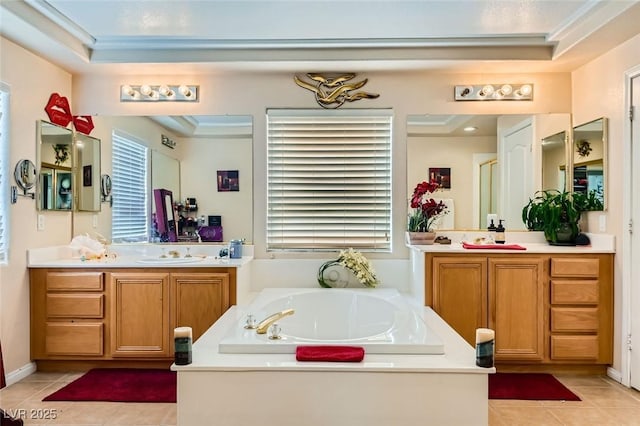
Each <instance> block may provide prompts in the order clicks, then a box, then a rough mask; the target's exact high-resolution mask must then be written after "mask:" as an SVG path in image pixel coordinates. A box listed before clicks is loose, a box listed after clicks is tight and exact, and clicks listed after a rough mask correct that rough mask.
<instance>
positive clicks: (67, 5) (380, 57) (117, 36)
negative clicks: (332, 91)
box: [0, 0, 640, 74]
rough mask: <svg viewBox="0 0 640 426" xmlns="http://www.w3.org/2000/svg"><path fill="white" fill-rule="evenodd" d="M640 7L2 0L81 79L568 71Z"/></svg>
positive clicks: (612, 38)
mask: <svg viewBox="0 0 640 426" xmlns="http://www.w3.org/2000/svg"><path fill="white" fill-rule="evenodd" d="M639 3H640V2H638V1H635V0H605V1H595V0H560V1H548V0H446V1H434V0H425V1H415V0H413V1H405V0H395V1H394V0H380V1H364V0H347V1H338V0H276V1H267V0H262V1H249V0H232V1H229V0H207V1H202V0H156V1H145V0H138V1H131V0H115V1H114V0H94V1H77V0H48V1H45V0H28V1H2V2H0V13H1V14H2V16H1V18H2V24H3V25H2V28H1V29H0V33H1V34H2V35H4V36H5V37H7V38H9V39H11V40H14V41H15V42H17V43H18V44H21V45H23V46H25V47H27V48H29V49H31V50H33V51H35V52H36V53H38V54H40V55H42V56H44V57H46V58H48V59H50V60H51V61H52V62H54V63H58V64H59V65H61V66H63V67H64V68H65V69H68V70H70V71H71V72H73V73H78V74H80V73H104V72H109V73H113V72H117V73H122V74H126V73H151V72H152V73H155V74H163V73H173V74H179V73H180V74H184V73H190V72H191V73H193V72H197V71H201V70H204V69H206V70H215V69H219V70H248V69H258V70H261V71H265V70H287V71H294V72H297V71H303V70H305V71H309V70H314V71H328V70H336V69H357V70H359V71H365V70H388V69H395V70H397V69H439V70H453V71H461V70H464V71H465V72H490V71H494V72H495V71H500V72H516V71H526V72H543V71H570V70H571V69H575V67H577V66H579V65H580V64H582V63H584V62H585V61H587V60H589V59H591V58H593V57H595V56H597V55H599V54H601V53H603V52H604V51H606V50H607V49H610V48H612V47H613V46H615V45H617V44H619V43H620V42H622V41H624V40H626V39H627V38H629V37H631V36H633V35H635V34H637V33H638V32H639V31H640V26H638V25H637V22H638V20H639V19H640V4H639Z"/></svg>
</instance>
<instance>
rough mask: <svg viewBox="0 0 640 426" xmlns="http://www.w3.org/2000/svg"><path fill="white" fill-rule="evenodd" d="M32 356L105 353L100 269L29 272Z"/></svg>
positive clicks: (70, 356) (65, 357)
mask: <svg viewBox="0 0 640 426" xmlns="http://www.w3.org/2000/svg"><path fill="white" fill-rule="evenodd" d="M31 281H32V283H34V284H32V287H31V294H30V299H31V353H32V357H33V358H34V359H38V358H54V359H56V358H57V359H67V358H74V357H81V358H101V357H104V356H105V346H104V339H105V330H106V328H107V325H106V323H107V321H108V316H107V314H106V306H105V305H106V297H105V294H106V290H105V285H104V277H103V274H102V273H100V272H77V271H65V270H60V271H48V270H40V269H37V270H32V271H31Z"/></svg>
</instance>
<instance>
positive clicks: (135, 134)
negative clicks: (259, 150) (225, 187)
mask: <svg viewBox="0 0 640 426" xmlns="http://www.w3.org/2000/svg"><path fill="white" fill-rule="evenodd" d="M93 122H94V124H95V129H94V131H93V132H92V135H94V136H95V137H97V138H99V139H101V141H102V164H103V166H104V167H103V172H106V173H109V174H110V175H111V179H112V180H113V186H114V192H113V194H112V195H113V197H114V200H116V198H117V197H118V194H117V191H116V189H117V183H116V176H115V175H114V173H113V167H112V166H110V165H111V164H112V139H113V134H114V133H116V134H123V135H127V136H128V137H130V138H131V140H132V141H135V142H137V143H140V144H142V145H144V146H146V147H148V149H149V151H148V158H149V166H148V176H147V178H148V182H149V188H148V200H147V205H148V223H149V229H152V214H153V213H154V212H155V211H156V206H155V202H154V199H153V189H168V190H170V191H171V192H172V196H173V201H174V202H175V203H176V204H177V206H178V207H179V206H180V204H182V205H186V201H187V200H188V201H189V209H190V210H189V211H188V212H187V211H182V212H180V213H179V216H177V217H176V218H175V219H176V220H178V221H180V220H181V219H182V216H184V217H185V219H186V220H189V219H195V218H196V216H197V218H198V219H201V220H202V217H203V216H204V221H205V223H206V224H209V223H211V221H212V220H213V221H216V220H217V218H218V217H219V218H220V220H221V223H222V227H223V228H224V234H223V238H224V240H226V241H228V240H230V239H245V240H246V241H248V242H250V241H253V117H252V116H250V115H215V116H214V115H210V116H162V117H159V116H153V117H151V116H96V117H93ZM163 135H164V136H166V137H168V138H169V139H171V140H172V141H174V142H175V146H174V147H173V149H172V148H171V147H168V146H165V145H163V144H162V136H163ZM225 170H234V171H235V170H237V171H238V172H239V191H227V192H221V191H218V190H217V185H216V180H217V172H218V171H225ZM192 200H195V201H197V204H196V205H197V209H193V208H192V203H191V201H192ZM141 202H144V201H143V200H141ZM106 215H113V209H109V208H104V207H103V209H102V214H101V215H100V217H99V220H98V227H97V228H94V226H93V224H92V220H91V219H92V218H91V215H83V214H76V215H74V223H73V225H74V232H76V233H81V232H89V233H91V232H96V231H97V232H99V233H100V234H101V235H103V236H105V238H106V239H107V240H110V239H111V226H112V220H111V219H110V218H109V217H106ZM185 229H186V228H181V229H179V231H180V230H181V231H183V232H182V234H181V235H178V241H184V238H183V237H184V236H185V235H184V233H185ZM186 230H187V231H189V233H190V234H191V238H193V237H194V236H193V229H191V228H188V229H186ZM195 238H196V239H197V236H196V237H195ZM203 240H204V239H203Z"/></svg>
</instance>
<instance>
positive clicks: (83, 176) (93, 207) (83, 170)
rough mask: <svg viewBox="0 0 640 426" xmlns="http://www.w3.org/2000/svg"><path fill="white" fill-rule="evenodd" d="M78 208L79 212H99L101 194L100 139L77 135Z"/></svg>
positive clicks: (81, 134)
mask: <svg viewBox="0 0 640 426" xmlns="http://www.w3.org/2000/svg"><path fill="white" fill-rule="evenodd" d="M74 139H75V141H74V142H75V143H74V145H75V151H74V154H75V160H76V164H77V167H76V182H77V185H76V190H75V194H76V198H77V203H76V207H77V210H78V211H85V212H99V211H100V205H101V204H100V194H101V182H100V176H101V169H100V139H96V138H94V137H91V136H88V135H85V134H83V133H78V132H76V133H75V137H74Z"/></svg>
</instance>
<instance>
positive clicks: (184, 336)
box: [173, 327, 192, 365]
mask: <svg viewBox="0 0 640 426" xmlns="http://www.w3.org/2000/svg"><path fill="white" fill-rule="evenodd" d="M173 339H174V341H175V358H174V361H175V363H176V365H187V364H191V341H192V332H191V327H178V328H176V329H174V330H173Z"/></svg>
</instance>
